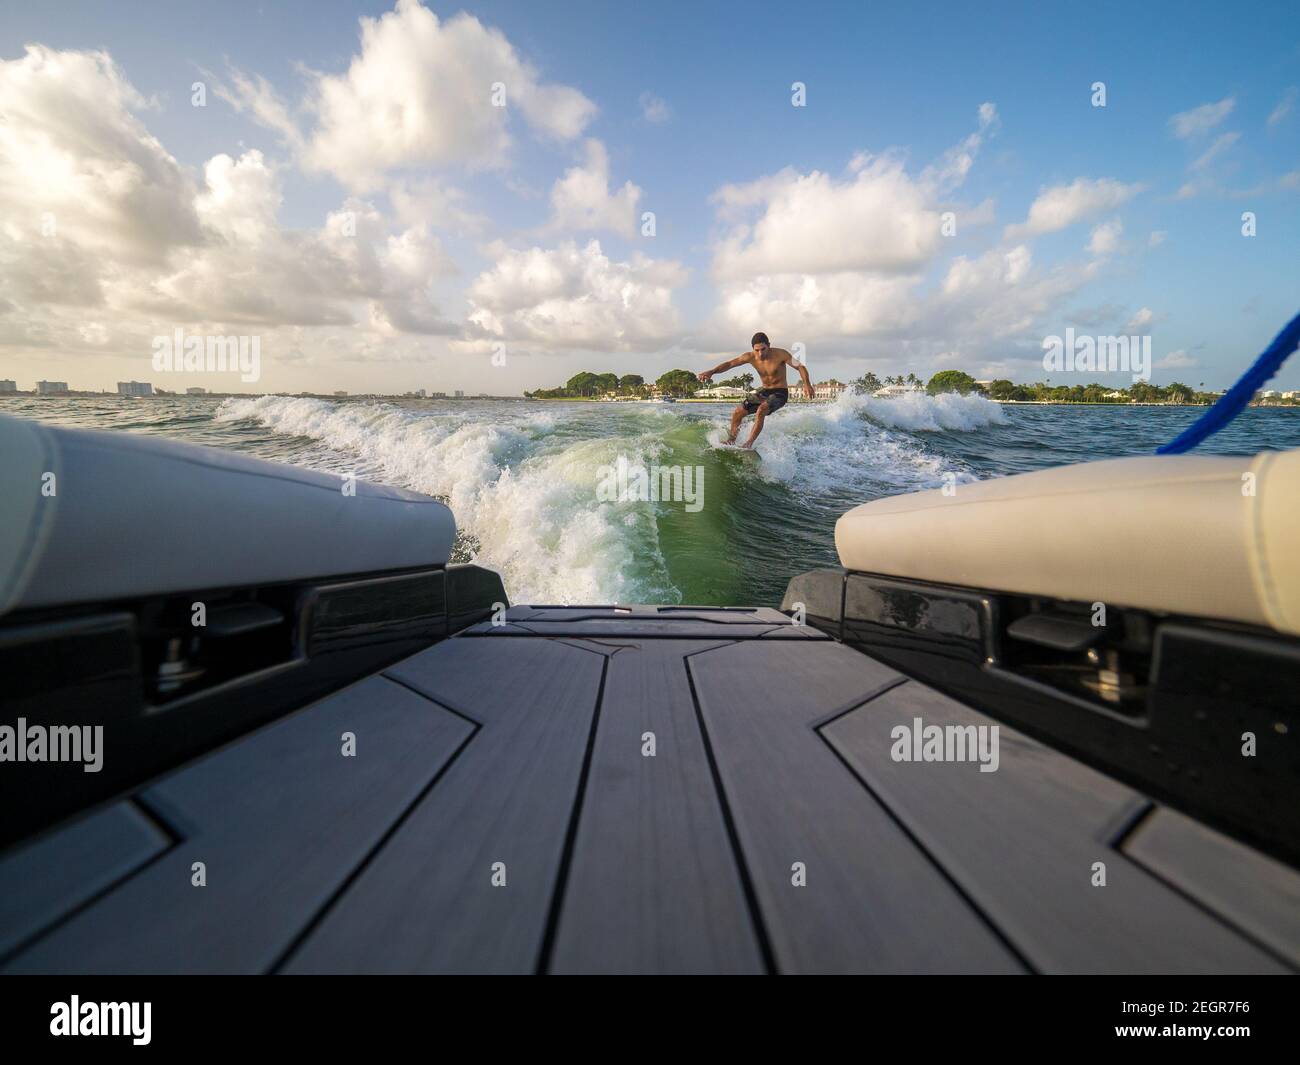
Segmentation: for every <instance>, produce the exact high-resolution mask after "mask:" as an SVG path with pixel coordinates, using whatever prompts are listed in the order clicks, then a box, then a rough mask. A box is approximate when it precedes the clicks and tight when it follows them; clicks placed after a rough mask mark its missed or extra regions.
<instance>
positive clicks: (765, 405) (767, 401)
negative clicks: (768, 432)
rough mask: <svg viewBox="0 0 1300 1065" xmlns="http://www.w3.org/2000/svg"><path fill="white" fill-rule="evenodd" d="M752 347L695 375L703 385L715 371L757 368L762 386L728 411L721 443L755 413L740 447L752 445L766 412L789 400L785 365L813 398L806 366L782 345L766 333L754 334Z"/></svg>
mask: <svg viewBox="0 0 1300 1065" xmlns="http://www.w3.org/2000/svg"><path fill="white" fill-rule="evenodd" d="M750 344H751V345H752V347H751V348H750V350H749V351H747V352H745V354H743V355H737V356H736V357H735V358H734V359H728V360H727V361H726V362H724V363H722V365H720V366H715V367H714V368H713V369H712V370H705V371H704V373H702V374H699V375H698V377H699V379H700V380H701V381H704V382H705V383H706V384H707V383H708V381H709V379H710V378H711V377H712V376H713V375H714V374H715V373H722V371H723V370H730V369H731V368H732V367H733V366H745V365H749V366H752V367H754V369H755V370H757V371H758V376H759V380H761V381H762V382H763V387H762V388H760V389H759V390H758V391H757V392H755V393H754V394H753V395H752V396H746V397H745V398H744V399H743V400H742V401H741V403H740V405H739V406H738V407H737V408H736V409H735V410H734V411H732V412H731V433H730V435H729V436H728V437H727V439H726V440H724V441H723V443H724V444H727V445H731V444H734V443H735V442H736V433H737V432H739V431H740V423H741V422H742V421H744V420H745V418H746V417H747V416H748V415H750V414H752V415H754V428H753V430H752V431H751V432H750V434H749V439H748V440H746V441H745V442H744V443H743V444H741V445H740V446H741V447H753V446H754V441H755V440H757V439H758V434H759V433H761V432H762V431H763V421H764V419H766V418H767V416H768V415H769V414H775V413H776V412H777V411H779V410H780V409H781V408H782V407H784V406H785V405H786V402H787V401H788V400H789V399H790V389H789V388H788V387H787V386H786V380H785V368H786V367H787V366H793V367H794V368H795V370H796V371H798V374H799V376H800V377H802V378H803V389H804V393H805V394H806V395H807V396H808V398H809V399H812V398H813V394H814V393H813V386H812V381H811V380H809V378H808V367H807V366H805V365H804V364H803V363H801V362H799V361H798V360H797V359H796V358H795V357H794V356H793V355H791V354H790V353H789V352H788V351H786V350H785V348H774V347H772V345H771V343H770V342H769V341H768V339H767V334H766V333H755V334H754V337H753V339H752V340H750Z"/></svg>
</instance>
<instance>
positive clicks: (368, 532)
mask: <svg viewBox="0 0 1300 1065" xmlns="http://www.w3.org/2000/svg"><path fill="white" fill-rule="evenodd" d="M343 488H344V480H343V478H342V477H341V476H339V475H337V474H335V475H331V474H326V473H316V472H314V471H311V470H304V469H299V468H297V467H294V466H282V465H279V464H278V463H272V462H263V461H261V460H259V459H253V458H247V457H245V456H243V455H237V454H232V453H231V452H228V451H218V450H215V449H212V448H205V447H197V446H195V445H192V444H182V443H177V442H176V441H173V440H165V439H162V438H160V437H154V436H141V435H137V434H132V433H123V432H92V431H86V430H77V429H61V428H53V427H50V426H45V425H42V424H40V423H38V422H34V421H30V420H27V419H21V418H9V417H3V416H0V501H3V502H2V503H0V508H2V509H0V614H3V613H5V612H6V611H8V610H15V609H18V608H20V607H21V608H27V607H52V606H63V605H67V604H72V603H87V602H105V601H110V600H114V599H128V598H135V597H139V596H146V595H164V594H170V593H176V592H183V591H191V590H201V589H219V588H231V587H248V586H252V585H258V584H272V583H278V582H282V581H296V580H303V579H311V578H319V577H335V576H344V575H349V574H361V573H373V572H378V571H386V570H396V569H407V568H410V569H416V568H427V567H432V566H438V565H443V564H445V563H446V562H447V560H448V558H449V556H450V554H451V547H452V541H453V540H454V538H455V536H456V524H455V521H454V520H453V519H452V515H451V511H450V510H449V509H448V508H447V507H446V506H444V505H443V504H442V503H439V502H438V501H437V500H435V499H431V498H429V497H428V496H423V495H418V494H417V493H415V492H406V491H403V490H402V489H400V488H387V487H384V486H382V485H375V484H368V483H365V482H362V481H357V482H355V493H354V494H345V492H344V491H343Z"/></svg>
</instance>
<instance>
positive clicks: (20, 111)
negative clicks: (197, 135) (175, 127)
mask: <svg viewBox="0 0 1300 1065" xmlns="http://www.w3.org/2000/svg"><path fill="white" fill-rule="evenodd" d="M146 107H147V102H146V101H145V100H144V98H143V97H142V96H141V95H140V94H139V93H138V92H136V90H135V89H134V88H133V87H132V86H131V85H130V84H129V83H128V82H127V81H126V79H125V78H124V77H123V76H122V74H121V72H120V71H119V70H118V68H117V66H116V65H115V64H114V63H113V60H112V59H111V58H110V57H109V56H108V55H107V54H106V53H104V52H57V51H53V50H51V49H49V48H45V47H43V46H41V45H29V46H28V47H27V51H26V55H24V56H23V57H22V58H21V59H14V60H9V61H0V116H3V121H0V217H3V218H4V219H5V220H6V223H7V227H6V228H7V229H8V231H9V235H10V237H11V239H17V240H19V241H20V242H23V243H26V242H28V241H31V240H33V239H36V238H38V237H44V236H47V234H46V233H45V232H44V231H43V227H46V228H48V227H49V226H50V225H52V226H53V228H54V236H53V237H52V238H51V239H54V240H59V241H68V242H71V244H73V245H75V246H76V247H77V248H79V249H81V250H82V251H84V252H86V253H88V254H89V253H93V254H96V255H103V256H108V257H111V258H113V259H116V260H124V261H127V262H131V263H137V264H139V263H158V262H160V261H161V260H162V259H164V258H165V257H166V255H167V254H168V253H169V252H170V250H171V249H173V248H175V247H177V246H179V245H186V244H194V243H197V242H198V241H199V239H200V235H201V234H200V227H199V220H198V216H197V214H196V213H195V209H194V184H193V180H192V178H191V177H190V176H189V175H188V174H187V173H186V172H185V170H184V169H183V168H182V167H181V166H180V165H179V164H178V163H177V162H176V160H175V159H173V158H172V156H171V155H170V154H168V152H167V151H166V150H165V149H164V148H163V146H162V145H161V144H159V143H158V141H157V140H155V139H154V138H153V137H152V136H150V135H149V132H148V130H147V129H145V127H144V125H143V123H141V122H140V121H139V119H137V118H136V117H135V115H134V114H133V112H134V111H136V110H141V109H144V108H146Z"/></svg>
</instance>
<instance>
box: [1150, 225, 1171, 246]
mask: <svg viewBox="0 0 1300 1065" xmlns="http://www.w3.org/2000/svg"><path fill="white" fill-rule="evenodd" d="M1168 236H1169V233H1168V231H1166V230H1163V229H1153V230H1152V231H1151V235H1150V236H1149V237H1147V247H1148V248H1158V247H1160V245H1161V244H1163V243H1164V242H1165V240H1166V239H1167V238H1168Z"/></svg>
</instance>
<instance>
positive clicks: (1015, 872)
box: [0, 606, 1300, 973]
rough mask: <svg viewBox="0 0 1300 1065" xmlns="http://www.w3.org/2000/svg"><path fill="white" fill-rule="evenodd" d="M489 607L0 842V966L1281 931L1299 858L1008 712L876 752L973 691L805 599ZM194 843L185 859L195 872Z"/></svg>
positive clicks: (1162, 943)
mask: <svg viewBox="0 0 1300 1065" xmlns="http://www.w3.org/2000/svg"><path fill="white" fill-rule="evenodd" d="M509 617H510V619H511V620H510V621H509V623H508V625H507V626H506V629H508V630H510V631H508V632H503V631H496V632H488V633H487V634H486V635H485V636H473V637H457V638H453V639H450V640H447V641H445V642H443V643H441V644H439V645H437V646H436V647H433V648H430V649H428V650H426V651H422V652H420V653H419V654H416V655H414V656H413V657H411V658H409V659H407V660H405V661H403V662H401V663H399V664H397V665H396V666H393V667H390V668H389V669H388V670H387V671H386V673H384V674H382V675H380V674H377V675H375V676H373V677H370V678H368V679H367V680H365V681H363V682H361V683H360V684H357V685H354V686H353V687H351V688H348V689H345V690H343V691H340V692H338V693H336V694H334V695H332V696H330V697H329V698H326V699H323V700H321V701H319V702H317V703H316V704H314V705H312V706H308V707H306V708H305V709H303V710H301V711H299V712H297V713H296V714H293V715H291V716H290V717H288V718H284V719H282V720H281V721H279V722H277V723H276V724H274V725H271V726H268V727H266V728H264V729H262V730H260V731H258V732H255V733H252V734H251V735H248V736H245V737H243V738H241V739H239V740H236V741H235V742H233V743H231V744H230V745H228V746H226V747H224V748H222V749H220V750H218V751H215V752H212V753H211V754H209V755H207V756H205V757H204V758H203V759H200V760H199V761H197V762H195V763H193V764H191V765H189V766H187V767H183V768H182V769H180V770H178V771H176V772H175V773H173V774H172V775H170V776H168V777H164V778H162V779H161V780H157V781H155V782H154V783H153V784H152V785H151V786H149V787H147V788H145V789H144V790H143V791H139V792H137V793H136V794H135V795H133V796H132V797H131V799H130V800H128V801H125V802H122V803H120V804H118V805H116V806H113V807H110V808H108V809H107V810H104V811H101V812H100V813H98V814H95V815H93V816H91V817H88V818H86V819H84V820H82V821H78V822H73V823H70V824H68V825H66V826H64V827H62V828H59V829H56V830H55V831H53V832H51V833H49V834H47V835H46V836H45V837H42V838H41V839H40V840H38V841H36V843H34V844H32V845H31V846H30V847H28V848H24V849H18V850H14V851H11V852H9V853H7V854H5V855H3V856H2V857H0V906H2V907H5V908H4V909H0V914H2V915H3V918H4V919H3V923H2V924H0V928H3V929H4V931H5V933H6V934H7V935H9V936H10V938H9V942H11V943H20V944H21V945H20V946H19V947H18V948H17V950H16V952H15V953H14V954H13V957H12V962H11V965H10V968H12V969H16V970H25V971H47V972H66V973H75V972H83V971H92V972H132V971H159V972H193V971H268V970H270V971H286V972H369V971H379V972H426V971H427V972H533V971H538V970H544V971H550V972H598V973H607V972H701V971H708V972H716V971H727V972H753V971H764V970H767V971H778V972H849V971H851V972H942V971H962V972H1008V973H1009V972H1022V971H1026V970H1044V971H1105V972H1131V971H1138V970H1143V969H1155V970H1159V971H1184V970H1186V971H1206V970H1210V971H1217V972H1225V971H1256V970H1278V969H1282V968H1284V967H1285V964H1286V963H1287V962H1288V961H1289V962H1290V963H1291V964H1293V965H1294V964H1295V962H1296V949H1297V947H1296V941H1297V920H1298V919H1297V917H1296V914H1297V912H1300V907H1298V906H1297V894H1296V889H1295V884H1296V880H1297V874H1296V872H1295V871H1294V870H1292V869H1289V868H1285V867H1281V866H1278V865H1277V864H1276V863H1273V862H1270V861H1269V860H1268V859H1265V858H1262V857H1261V856H1260V855H1258V854H1256V853H1255V852H1254V851H1251V850H1249V849H1248V848H1246V847H1244V846H1242V845H1241V844H1240V843H1235V842H1232V841H1230V840H1227V839H1225V838H1224V837H1221V836H1219V835H1217V834H1216V833H1211V832H1207V831H1206V830H1205V829H1204V828H1203V827H1202V826H1200V825H1199V824H1197V823H1195V822H1187V821H1186V819H1183V818H1179V817H1177V816H1176V815H1171V814H1170V813H1169V812H1168V811H1165V810H1160V809H1156V810H1155V811H1154V813H1152V814H1150V815H1149V816H1146V817H1145V818H1143V819H1141V820H1139V818H1140V817H1141V815H1142V813H1143V811H1146V810H1149V809H1151V804H1150V803H1149V801H1148V800H1147V799H1146V798H1145V797H1143V796H1141V795H1137V794H1135V793H1134V792H1133V791H1131V790H1130V789H1129V788H1127V787H1125V786H1123V785H1120V784H1118V783H1117V782H1115V781H1114V780H1112V779H1110V778H1108V777H1107V776H1105V774H1102V773H1098V772H1095V771H1093V770H1091V769H1087V768H1085V767H1084V766H1082V765H1081V764H1080V763H1077V762H1075V761H1074V760H1073V759H1071V758H1069V757H1067V756H1065V755H1062V754H1060V753H1057V752H1054V751H1052V750H1051V749H1049V748H1046V747H1044V746H1042V745H1040V744H1037V743H1034V742H1031V741H1029V740H1026V739H1025V738H1024V737H1022V736H1019V735H1018V734H1016V733H1015V732H1014V730H1012V729H1009V728H1007V727H1005V726H1001V732H1000V737H1001V743H1000V755H1001V764H1000V767H999V769H998V771H997V772H996V773H990V774H979V773H978V772H976V771H975V770H976V769H977V767H976V766H973V765H970V764H962V763H958V764H951V763H925V764H920V765H916V764H906V763H896V762H894V761H893V760H892V758H890V754H889V748H890V746H891V745H892V737H890V735H889V730H890V728H891V727H892V726H894V725H896V724H900V723H906V722H908V721H910V720H911V719H912V718H913V717H921V718H922V719H923V720H924V721H926V722H931V723H936V724H944V723H966V724H976V725H978V724H984V723H987V719H985V718H984V717H983V716H982V715H980V714H978V713H976V712H975V711H972V710H969V709H968V708H966V707H964V706H963V705H961V704H957V703H953V702H952V701H951V700H949V699H946V698H945V697H943V696H941V695H939V694H937V693H936V692H934V691H933V690H931V689H929V688H926V687H925V686H924V685H922V684H919V683H917V682H915V681H910V680H906V679H905V678H904V677H903V676H902V675H900V674H899V673H897V672H895V671H894V670H893V669H892V668H890V667H888V666H886V665H884V664H882V663H880V662H877V661H875V660H874V659H872V658H869V657H867V656H865V655H862V654H859V653H858V652H856V651H854V650H852V649H850V648H848V647H845V646H844V645H842V644H839V643H836V642H834V641H832V640H828V639H825V638H822V637H821V636H820V635H817V634H814V633H812V631H811V630H805V633H804V634H803V635H793V636H790V635H787V634H790V633H798V632H799V630H798V629H796V627H795V626H793V625H792V624H791V623H790V620H789V619H788V618H786V617H785V616H784V615H781V614H779V613H777V612H775V611H763V610H759V611H744V610H717V609H708V608H699V607H659V608H654V607H632V608H626V609H625V608H615V607H610V606H585V607H572V608H560V607H547V606H526V607H516V608H513V609H512V610H511V611H510V612H509ZM343 731H351V732H355V733H356V735H357V741H358V757H357V758H355V759H345V758H343V757H341V755H340V753H339V747H340V742H341V733H342V732H343ZM647 731H652V732H654V733H655V736H656V741H657V745H658V751H657V755H656V757H654V758H644V757H642V755H641V743H642V734H643V733H644V732H647ZM914 771H915V772H914ZM97 819H98V820H97ZM1135 822H1136V825H1135ZM87 833H89V836H88V835H87ZM195 860H202V861H205V862H206V863H207V866H208V886H207V887H206V888H194V887H191V886H190V863H191V862H192V861H195ZM1094 860H1104V861H1105V862H1106V864H1107V871H1108V883H1107V886H1106V887H1105V888H1094V887H1092V885H1091V871H1092V862H1093V861H1094ZM495 862H504V863H505V869H506V878H507V879H506V886H504V887H495V886H493V884H492V873H493V863H495ZM795 862H801V863H804V867H805V868H806V875H807V886H806V887H796V886H795V885H794V884H793V883H792V865H793V863H795ZM6 883H8V884H9V885H11V889H10V890H9V891H8V892H3V891H2V889H3V888H4V885H5V884H6ZM30 887H35V888H36V889H38V890H36V891H35V892H33V891H30V890H29V891H28V893H27V895H23V891H24V890H26V889H28V888H30ZM47 896H48V897H47ZM42 907H45V908H43V909H42ZM11 915H13V916H11ZM14 937H17V938H14Z"/></svg>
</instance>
